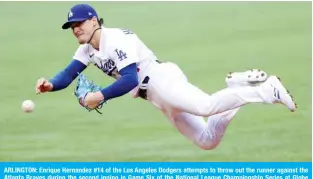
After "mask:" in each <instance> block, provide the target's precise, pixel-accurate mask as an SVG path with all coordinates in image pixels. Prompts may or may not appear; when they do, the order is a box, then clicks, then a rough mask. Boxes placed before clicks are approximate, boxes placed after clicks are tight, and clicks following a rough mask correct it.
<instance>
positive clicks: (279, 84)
mask: <svg viewBox="0 0 313 179" xmlns="http://www.w3.org/2000/svg"><path fill="white" fill-rule="evenodd" d="M270 78H274V79H275V87H276V88H278V90H279V95H280V99H279V100H280V103H282V104H284V105H285V106H287V107H288V108H289V110H290V111H291V112H294V111H296V109H297V108H298V106H297V104H296V103H295V101H294V98H293V96H292V95H291V94H290V92H289V91H288V90H287V89H286V88H285V87H284V85H283V83H282V80H281V78H279V77H278V76H271V77H270ZM282 95H283V96H282ZM281 99H286V102H283V101H282V100H281ZM290 102H291V103H292V106H289V105H288V104H289V103H290Z"/></svg>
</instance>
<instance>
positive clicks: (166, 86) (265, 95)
mask: <svg viewBox="0 0 313 179" xmlns="http://www.w3.org/2000/svg"><path fill="white" fill-rule="evenodd" d="M164 69H166V70H164V71H162V70H161V71H159V72H161V73H163V74H162V76H166V78H164V77H163V78H162V79H157V76H156V75H152V76H151V79H152V81H151V83H150V84H149V90H148V91H150V92H151V93H153V94H154V96H155V97H156V98H158V99H157V101H159V102H157V103H159V104H160V105H162V104H167V105H170V106H172V107H173V108H176V109H178V110H180V111H185V112H187V113H191V114H194V115H197V116H211V115H214V114H218V113H222V112H224V111H228V110H231V109H235V108H238V107H240V106H243V105H245V104H248V103H267V104H273V103H282V104H284V105H285V106H287V107H288V108H289V109H290V110H291V111H294V110H295V103H294V102H293V99H292V97H291V96H290V95H289V93H288V92H287V90H286V89H285V88H284V86H283V85H282V84H281V82H280V81H279V80H278V78H277V77H275V76H272V77H269V78H268V79H267V80H266V82H264V83H262V84H261V85H258V86H255V87H251V86H238V87H232V88H226V89H223V90H220V91H218V92H217V93H214V94H213V95H211V96H210V95H208V94H206V93H204V92H203V91H202V90H200V89H199V88H197V87H195V86H194V85H192V84H190V83H189V82H188V81H187V80H186V79H183V78H175V76H174V77H173V75H175V74H178V73H177V70H178V69H175V68H172V67H166V68H164ZM179 70H180V69H179ZM175 71H176V73H173V72H175ZM159 76H161V75H159ZM154 77H156V80H153V79H154ZM159 78H160V77H159ZM152 101H155V100H154V99H152Z"/></svg>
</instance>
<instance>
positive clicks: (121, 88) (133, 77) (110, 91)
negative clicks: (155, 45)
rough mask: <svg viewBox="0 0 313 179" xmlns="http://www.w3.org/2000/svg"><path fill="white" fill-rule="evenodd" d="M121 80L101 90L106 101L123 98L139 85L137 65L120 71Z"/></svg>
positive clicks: (134, 64)
mask: <svg viewBox="0 0 313 179" xmlns="http://www.w3.org/2000/svg"><path fill="white" fill-rule="evenodd" d="M119 73H120V75H121V78H120V79H118V80H116V81H115V82H114V83H113V84H111V85H110V86H108V87H106V88H104V89H102V90H101V93H102V95H103V97H104V100H105V101H107V100H109V99H112V98H116V97H119V96H122V95H124V94H126V93H128V92H130V91H131V90H132V89H134V88H135V87H136V86H137V85H138V76H137V64H136V63H132V64H130V65H128V66H126V67H124V68H123V69H121V70H120V72H119Z"/></svg>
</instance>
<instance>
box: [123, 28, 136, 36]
mask: <svg viewBox="0 0 313 179" xmlns="http://www.w3.org/2000/svg"><path fill="white" fill-rule="evenodd" d="M121 30H122V31H123V32H124V34H126V35H128V34H134V33H133V32H132V31H131V30H129V29H121Z"/></svg>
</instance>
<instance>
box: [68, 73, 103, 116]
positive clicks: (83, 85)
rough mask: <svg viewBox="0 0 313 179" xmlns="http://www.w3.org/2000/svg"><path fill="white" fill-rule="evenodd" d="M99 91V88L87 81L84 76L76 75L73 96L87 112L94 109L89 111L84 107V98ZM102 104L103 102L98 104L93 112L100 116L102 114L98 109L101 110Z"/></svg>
mask: <svg viewBox="0 0 313 179" xmlns="http://www.w3.org/2000/svg"><path fill="white" fill-rule="evenodd" d="M100 90H101V87H100V86H97V85H95V84H93V82H92V81H89V80H88V79H87V77H86V76H85V75H83V74H79V75H78V81H77V85H76V88H75V91H74V94H75V96H76V97H77V99H78V102H79V104H80V105H81V106H83V107H84V108H86V109H87V110H88V111H89V112H90V111H92V110H94V109H90V108H89V107H88V106H85V105H84V101H85V97H86V96H87V94H88V93H89V92H96V91H100ZM104 102H105V101H101V102H100V103H99V104H98V106H97V107H96V108H95V110H96V111H97V112H98V113H100V114H102V113H101V112H100V111H99V109H101V108H102V105H103V103H104Z"/></svg>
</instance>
